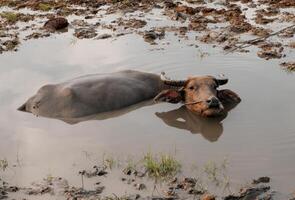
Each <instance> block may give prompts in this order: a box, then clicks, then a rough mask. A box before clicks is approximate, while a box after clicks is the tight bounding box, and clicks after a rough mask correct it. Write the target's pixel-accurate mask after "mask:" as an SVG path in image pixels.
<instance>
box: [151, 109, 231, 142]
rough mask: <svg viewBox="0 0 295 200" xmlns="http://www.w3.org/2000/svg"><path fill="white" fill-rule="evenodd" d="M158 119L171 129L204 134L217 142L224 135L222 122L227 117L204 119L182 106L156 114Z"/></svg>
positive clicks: (206, 137) (211, 140)
mask: <svg viewBox="0 0 295 200" xmlns="http://www.w3.org/2000/svg"><path fill="white" fill-rule="evenodd" d="M155 114H156V116H157V117H159V118H160V119H162V120H163V122H164V123H165V124H167V125H168V126H171V127H175V128H179V129H183V130H188V131H190V132H191V133H193V134H198V133H200V134H202V136H203V137H204V138H205V139H207V140H209V141H210V142H215V141H217V140H218V138H219V137H220V136H221V135H222V132H223V126H222V122H221V121H222V120H223V119H224V118H225V117H226V115H224V116H220V117H217V118H204V117H201V116H199V115H196V114H195V113H193V112H191V111H189V110H188V109H186V107H185V106H181V107H180V108H178V109H175V110H171V111H168V112H161V113H159V112H156V113H155Z"/></svg>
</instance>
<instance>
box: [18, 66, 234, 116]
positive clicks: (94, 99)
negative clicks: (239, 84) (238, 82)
mask: <svg viewBox="0 0 295 200" xmlns="http://www.w3.org/2000/svg"><path fill="white" fill-rule="evenodd" d="M226 82H227V81H225V80H221V79H216V78H214V77H212V76H204V77H197V78H189V79H188V80H186V81H172V80H170V79H167V78H166V77H164V76H163V75H156V74H151V73H146V72H139V71H133V70H125V71H119V72H114V73H107V74H94V75H87V76H82V77H78V78H75V79H72V80H69V81H66V82H63V83H59V84H50V85H45V86H43V87H41V88H40V89H39V90H38V92H37V94H36V95H34V96H32V97H31V98H29V99H28V100H27V102H26V103H24V104H23V105H22V106H21V107H20V108H19V110H21V111H25V112H30V113H33V114H35V115H40V116H45V117H53V118H78V117H84V116H88V115H93V114H97V113H104V112H109V111H114V110H119V109H122V108H125V107H128V106H131V105H134V104H137V103H140V102H143V101H146V100H149V99H152V98H155V100H156V101H165V102H170V103H178V102H184V103H185V104H186V106H187V108H188V109H190V110H192V111H195V112H197V113H199V114H201V115H204V116H215V115H218V114H220V113H222V111H223V106H222V102H221V101H219V99H218V95H217V87H218V86H219V85H221V84H224V83H226ZM232 95H233V97H234V98H232V99H233V100H234V101H239V97H238V96H237V95H236V94H235V93H233V92H232Z"/></svg>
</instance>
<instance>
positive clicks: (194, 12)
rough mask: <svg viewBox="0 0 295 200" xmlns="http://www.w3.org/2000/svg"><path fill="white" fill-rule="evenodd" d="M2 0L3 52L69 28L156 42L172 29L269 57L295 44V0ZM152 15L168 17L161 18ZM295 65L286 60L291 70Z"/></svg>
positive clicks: (84, 34) (229, 49)
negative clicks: (136, 37) (153, 18)
mask: <svg viewBox="0 0 295 200" xmlns="http://www.w3.org/2000/svg"><path fill="white" fill-rule="evenodd" d="M0 4H1V7H2V8H1V10H2V12H1V13H0V16H1V18H0V38H1V39H0V41H1V46H0V52H1V53H2V52H5V51H17V49H18V47H19V45H21V43H22V42H23V41H24V40H30V39H37V38H42V37H49V36H50V35H53V34H62V32H66V31H69V30H70V31H72V32H73V35H74V36H75V37H76V38H78V39H94V40H97V39H108V38H112V39H115V38H116V37H120V36H122V35H125V34H139V35H141V36H142V37H143V39H144V40H145V41H146V42H148V43H150V44H151V45H157V43H158V42H160V40H162V41H164V40H165V33H166V32H173V33H174V34H175V35H178V36H179V38H180V39H188V37H189V35H193V36H194V37H195V42H194V43H192V44H191V45H195V46H196V48H197V47H198V43H208V44H212V46H213V47H219V48H221V49H223V50H224V51H225V52H226V53H233V52H241V53H247V52H249V51H250V50H251V51H256V52H257V56H259V57H260V58H262V59H266V60H268V59H283V58H284V57H285V56H286V53H288V52H290V51H294V47H295V45H294V44H295V41H294V33H295V25H294V23H295V14H294V11H295V2H294V1H292V0H274V1H267V0H256V1H255V0H216V1H214V0H209V1H205V0H186V1H173V0H165V1H163V0H153V1H141V0H124V1H123V0H122V1H121V0H115V1H114V0H91V1H83V0H67V1H51V0H26V1H23V0H15V1H11V0H2V1H1V3H0ZM155 13H156V14H155ZM149 15H157V16H158V17H159V19H158V21H167V22H168V23H163V24H161V23H159V24H160V25H159V24H156V23H155V22H153V21H151V20H150V19H149ZM169 24H171V25H169ZM101 32H106V33H101ZM100 33H101V34H100ZM162 41H161V42H162ZM168 45H169V44H168ZM252 47H255V48H252ZM294 65H295V63H294V62H293V61H289V62H282V67H283V68H285V69H287V70H288V69H289V70H290V71H292V70H293V69H294Z"/></svg>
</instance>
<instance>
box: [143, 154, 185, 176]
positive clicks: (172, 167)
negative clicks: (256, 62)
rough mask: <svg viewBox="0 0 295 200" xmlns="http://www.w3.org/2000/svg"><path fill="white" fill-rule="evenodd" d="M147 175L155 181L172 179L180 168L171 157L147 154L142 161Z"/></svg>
mask: <svg viewBox="0 0 295 200" xmlns="http://www.w3.org/2000/svg"><path fill="white" fill-rule="evenodd" d="M143 164H144V167H145V169H146V171H147V173H148V175H149V176H150V177H152V178H155V179H168V178H171V177H174V176H175V175H176V174H177V173H178V172H179V171H180V168H181V165H180V163H179V162H178V161H177V160H176V159H175V158H173V157H172V156H171V155H165V154H161V155H160V156H156V155H153V154H152V153H147V154H146V155H145V156H144V159H143Z"/></svg>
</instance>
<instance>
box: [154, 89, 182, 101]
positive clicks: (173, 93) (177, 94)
mask: <svg viewBox="0 0 295 200" xmlns="http://www.w3.org/2000/svg"><path fill="white" fill-rule="evenodd" d="M182 100H183V95H182V91H181V90H173V89H170V90H163V91H162V92H160V93H159V94H158V95H157V96H156V97H155V98H154V101H155V102H168V103H179V102H181V101H182Z"/></svg>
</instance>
